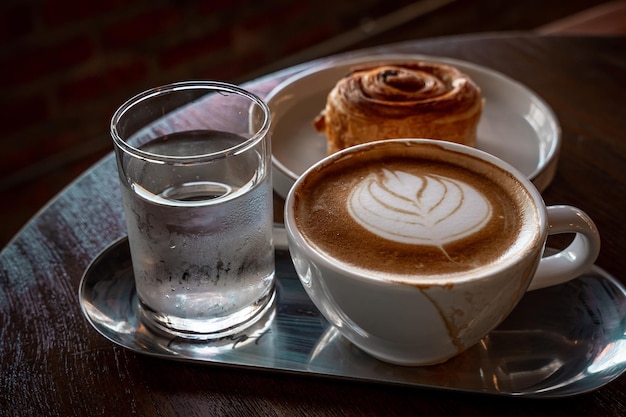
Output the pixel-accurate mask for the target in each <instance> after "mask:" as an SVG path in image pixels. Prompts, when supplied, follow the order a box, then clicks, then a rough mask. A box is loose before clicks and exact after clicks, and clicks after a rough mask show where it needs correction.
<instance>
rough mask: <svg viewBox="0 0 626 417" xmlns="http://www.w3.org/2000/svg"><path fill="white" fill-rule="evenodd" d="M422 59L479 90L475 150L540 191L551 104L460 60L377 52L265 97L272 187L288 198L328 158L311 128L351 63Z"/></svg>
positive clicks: (555, 138)
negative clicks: (444, 66)
mask: <svg viewBox="0 0 626 417" xmlns="http://www.w3.org/2000/svg"><path fill="white" fill-rule="evenodd" d="M407 60H426V61H436V62H444V63H449V64H452V65H454V66H456V67H457V68H458V69H460V70H461V71H462V72H464V73H466V74H467V75H469V76H470V77H471V78H472V79H473V80H474V81H475V82H476V83H477V84H478V85H479V86H480V88H481V90H482V94H483V97H484V98H485V107H484V110H483V115H482V117H481V121H480V123H479V125H478V143H477V146H478V148H479V149H481V150H484V151H486V152H489V153H491V154H493V155H495V156H497V157H499V158H501V159H503V160H505V161H506V162H508V163H509V164H511V165H513V166H514V167H515V168H517V169H518V170H520V171H521V172H523V173H524V174H526V175H527V176H528V178H530V179H531V180H532V181H533V183H534V184H535V185H536V186H537V188H538V189H539V190H540V191H543V190H544V189H545V188H546V187H547V186H548V185H549V184H550V182H551V181H552V178H553V177H554V173H555V170H556V164H557V159H558V153H559V148H560V141H561V139H560V137H561V136H560V127H559V123H558V121H557V119H556V116H555V115H554V112H553V111H552V110H551V109H550V107H549V106H548V105H547V104H546V103H545V102H544V101H543V100H542V99H541V98H540V97H538V96H537V95H536V94H535V93H533V92H532V91H530V90H529V89H528V88H526V87H525V86H523V85H522V84H520V83H518V82H517V81H514V80H512V79H511V78H509V77H507V76H505V75H503V74H501V73H498V72H496V71H493V70H491V69H488V68H485V67H481V66H479V65H476V64H471V63H468V62H464V61H458V60H453V59H449V58H441V57H432V56H424V55H398V54H394V55H376V56H367V57H361V58H354V59H350V60H346V61H342V62H338V63H334V64H333V65H330V66H322V67H315V68H312V69H310V70H307V71H305V72H302V73H299V74H297V75H295V76H293V77H291V78H289V79H287V80H285V81H284V82H283V83H281V84H280V85H278V86H277V87H276V88H275V89H274V90H272V91H271V92H270V94H269V95H268V96H267V98H266V101H267V103H268V105H269V107H270V110H271V112H272V127H271V130H272V165H273V176H274V180H273V181H274V189H275V190H276V192H277V193H278V194H279V195H280V196H282V197H286V196H287V193H288V192H289V190H290V189H291V186H292V185H293V183H294V182H295V181H296V179H297V178H298V177H299V176H300V175H302V173H304V171H305V170H306V169H307V168H309V167H310V166H311V165H313V164H314V163H315V162H317V161H319V160H320V159H322V158H324V157H325V156H326V138H325V136H324V135H323V134H320V133H318V132H317V131H316V130H315V128H314V127H313V120H314V119H315V117H316V116H317V114H318V113H319V112H320V111H321V110H322V109H323V108H324V106H325V104H326V97H327V95H328V93H329V92H330V90H331V89H332V88H333V87H334V86H335V84H336V83H337V81H338V80H339V79H340V78H342V77H343V76H345V75H346V74H348V72H349V69H350V67H351V66H353V65H355V64H361V63H365V62H375V61H387V62H389V61H407Z"/></svg>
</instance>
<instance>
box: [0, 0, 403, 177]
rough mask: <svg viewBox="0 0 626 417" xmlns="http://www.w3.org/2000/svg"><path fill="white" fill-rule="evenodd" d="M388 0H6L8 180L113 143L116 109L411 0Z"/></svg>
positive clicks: (235, 74) (1, 62)
mask: <svg viewBox="0 0 626 417" xmlns="http://www.w3.org/2000/svg"><path fill="white" fill-rule="evenodd" d="M388 3H390V2H385V1H381V0H357V1H341V2H337V1H328V0H297V1H294V0H266V1H263V2H261V1H252V0H204V1H201V0H197V1H193V0H178V1H176V0H169V1H168V0H155V1H139V0H107V1H94V2H92V1H82V0H77V1H67V0H65V1H57V0H54V1H53V0H41V1H33V0H27V1H23V0H14V1H7V0H4V1H3V2H2V4H1V5H0V74H1V76H0V91H1V93H0V122H1V123H2V126H3V137H2V144H3V146H2V148H3V150H2V164H1V165H0V176H7V175H9V174H10V173H12V172H15V171H16V170H20V169H23V168H24V167H26V166H28V165H29V164H30V163H33V162H34V161H37V160H40V159H41V158H46V157H47V158H49V157H50V155H54V154H56V153H63V152H65V153H63V155H66V154H68V152H67V151H66V150H67V149H68V148H70V147H74V146H79V147H82V148H85V147H87V146H88V144H86V143H85V141H93V142H94V143H95V144H94V147H96V148H97V147H101V146H103V145H102V143H103V142H102V141H103V138H102V137H103V136H106V134H107V130H108V123H109V119H110V116H111V114H112V112H113V111H114V109H115V108H116V107H117V106H118V105H119V104H121V102H122V101H124V100H125V99H126V98H128V97H130V96H131V95H133V94H135V93H137V92H139V91H140V90H143V89H146V88H149V87H152V86H156V85H159V84H163V83H168V82H173V81H178V80H184V79H195V78H202V79H220V80H227V81H233V82H236V81H238V80H241V78H242V77H244V76H245V75H246V73H248V72H250V71H252V70H254V69H256V68H258V67H260V66H263V65H266V64H268V63H270V62H272V61H273V60H277V59H280V58H281V57H284V56H285V55H288V54H291V53H294V52H297V51H298V50H300V49H302V48H305V47H307V46H310V45H312V44H314V43H316V42H319V41H320V40H324V39H327V38H329V37H332V36H334V35H336V34H338V33H340V32H342V31H345V30H347V29H349V28H351V27H353V26H356V25H358V24H359V19H362V18H365V17H375V16H377V15H380V14H383V13H385V12H388V11H389V10H390V9H391V10H392V9H393V8H397V7H400V6H401V5H402V4H403V3H404V4H406V3H409V1H404V2H402V1H395V2H392V3H393V4H392V5H389V4H388ZM391 6H393V7H391ZM355 10H360V12H355ZM96 142H97V143H96ZM70 154H71V152H70Z"/></svg>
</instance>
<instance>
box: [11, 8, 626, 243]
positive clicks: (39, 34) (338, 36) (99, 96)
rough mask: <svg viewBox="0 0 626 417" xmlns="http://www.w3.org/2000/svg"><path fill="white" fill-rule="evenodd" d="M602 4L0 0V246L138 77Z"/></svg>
mask: <svg viewBox="0 0 626 417" xmlns="http://www.w3.org/2000/svg"><path fill="white" fill-rule="evenodd" d="M608 3H609V2H606V1H599V0H568V1H562V0H525V1H522V2H512V1H508V0H506V1H504V0H503V1H497V0H417V1H416V0H346V1H337V0H267V1H264V2H258V1H252V0H154V1H150V2H148V1H140V0H108V1H105V2H86V1H68V0H64V1H52V0H3V1H2V2H1V4H0V126H2V139H1V140H2V151H1V152H0V194H2V204H0V219H2V220H1V225H2V228H1V230H0V248H1V247H4V245H5V244H6V243H7V242H8V241H9V240H10V238H11V237H12V236H13V235H14V234H15V233H16V232H18V230H19V228H20V227H21V226H22V225H23V224H24V223H25V222H27V221H28V219H29V218H30V217H32V216H33V215H34V214H35V213H36V212H37V210H39V209H40V208H41V207H42V206H43V205H44V204H46V202H47V201H49V200H50V199H51V198H53V197H54V195H56V194H57V193H58V192H59V191H60V190H62V189H63V187H64V186H66V185H67V184H69V183H70V182H71V181H72V180H73V179H74V178H76V176H78V175H80V173H81V172H83V171H84V170H85V169H87V168H88V167H89V166H91V165H92V164H93V163H94V162H96V161H97V160H98V159H100V158H101V157H102V156H103V155H105V154H106V153H107V152H109V151H110V150H111V149H112V145H111V140H110V138H109V136H108V129H109V121H110V117H111V115H112V113H113V112H114V110H115V109H116V108H117V106H119V105H120V104H121V103H122V102H123V101H125V100H126V99H127V98H129V97H131V96H132V95H134V94H136V93H138V92H140V91H142V90H144V89H147V88H150V87H154V86H157V85H161V84H166V83H170V82H175V81H181V80H190V79H214V80H223V81H229V82H234V83H241V82H244V81H246V80H250V79H253V78H255V77H257V76H260V75H263V74H266V73H269V72H272V71H275V70H278V69H280V68H284V67H286V66H290V65H294V64H296V63H299V62H303V61H307V60H310V59H314V58H318V57H321V56H325V55H330V54H333V53H336V52H340V51H343V50H346V49H353V48H360V47H366V46H373V45H380V44H385V43H389V42H395V41H401V40H407V39H417V38H427V37H437V36H446V35H454V34H464V33H476V32H493V31H509V30H542V31H543V32H544V33H547V32H550V31H555V32H558V33H567V32H568V27H567V25H565V26H563V25H557V26H552V29H550V27H546V26H545V25H547V24H549V23H551V22H555V21H557V22H562V19H564V18H567V17H568V16H571V15H574V14H576V13H578V12H581V11H589V9H592V8H593V7H594V6H598V5H605V4H608ZM612 3H615V2H612ZM617 3H621V4H624V3H626V2H623V1H622V2H617ZM588 14H589V13H588ZM593 14H594V13H593V10H592V12H591V15H593ZM611 16H612V17H613V20H616V19H617V22H616V23H615V22H614V24H613V25H612V26H611V25H606V24H604V25H601V26H599V27H598V26H596V27H595V28H594V27H593V26H591V27H590V26H587V27H583V26H584V25H582V26H581V25H579V27H582V30H583V31H586V32H589V31H591V32H595V31H599V32H606V31H610V30H613V29H615V28H617V29H620V28H621V29H624V23H626V22H625V20H626V19H624V14H623V13H622V14H621V15H617V14H615V13H611ZM622 33H626V31H625V32H622Z"/></svg>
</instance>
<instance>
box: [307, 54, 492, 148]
mask: <svg viewBox="0 0 626 417" xmlns="http://www.w3.org/2000/svg"><path fill="white" fill-rule="evenodd" d="M481 113H482V98H481V92H480V88H479V87H478V86H477V85H476V84H475V83H474V82H473V81H472V80H471V79H470V78H469V76H467V75H465V74H464V73H462V72H460V71H459V70H458V69H457V68H455V67H453V66H451V65H447V64H443V63H436V62H424V61H414V62H405V63H382V64H378V65H369V66H362V67H355V68H353V69H352V71H351V73H350V74H349V75H348V76H346V77H344V78H343V79H341V80H339V81H338V82H337V84H336V86H335V87H334V88H333V90H332V91H331V92H330V93H329V95H328V98H327V102H326V107H325V109H324V110H323V111H322V112H321V113H320V115H319V116H318V118H317V119H316V120H315V127H316V128H317V130H319V131H322V132H325V133H326V136H327V139H328V140H329V151H336V150H339V149H342V148H344V147H347V146H352V145H355V144H358V143H363V142H368V141H371V140H377V139H391V138H403V137H417V138H431V139H442V140H450V141H453V142H460V143H464V144H466V145H470V146H475V143H476V127H477V124H478V121H479V118H480V115H481Z"/></svg>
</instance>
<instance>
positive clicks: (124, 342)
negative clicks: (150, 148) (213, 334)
mask: <svg viewBox="0 0 626 417" xmlns="http://www.w3.org/2000/svg"><path fill="white" fill-rule="evenodd" d="M283 245H284V242H281V241H280V239H278V244H277V246H278V247H283ZM276 270H277V271H276V272H277V276H278V283H277V297H276V302H275V306H274V308H272V309H271V311H270V312H269V313H268V314H267V316H266V317H265V318H264V319H263V320H260V322H259V323H258V324H256V325H255V327H253V328H251V329H248V330H247V331H246V333H243V334H239V335H235V336H231V337H227V338H224V339H221V340H215V341H211V342H190V341H186V340H181V339H178V338H171V337H166V336H163V335H161V334H155V333H152V332H151V331H150V330H148V329H147V328H146V327H145V326H143V325H142V324H141V323H140V322H139V320H138V318H137V314H136V312H137V310H136V308H137V300H136V296H135V287H134V279H133V272H132V267H131V261H130V253H129V248H128V241H127V240H126V239H122V240H120V241H118V242H116V243H115V244H113V245H112V246H111V247H109V248H108V249H106V250H105V251H103V252H102V253H101V254H100V255H99V256H98V257H97V258H96V259H95V260H94V261H93V262H92V263H91V264H90V266H89V267H88V269H87V270H86V272H85V274H84V276H83V279H82V280H81V284H80V289H79V299H80V304H81V309H82V311H83V313H84V315H85V317H86V318H87V320H88V321H89V323H91V325H92V326H93V327H94V328H95V329H96V330H97V331H98V332H99V333H100V334H102V335H103V336H104V337H106V338H107V339H109V340H110V341H112V342H113V343H116V344H118V345H120V346H123V347H125V348H127V349H130V350H132V351H134V352H137V353H141V354H145V355H150V356H155V357H159V358H163V359H170V360H181V361H188V362H196V363H198V364H213V365H228V366H236V367H242V368H254V369H265V370H269V371H274V372H275V371H284V372H291V373H293V372H295V373H301V374H310V375H316V376H326V377H335V378H341V379H346V380H354V381H368V382H377V383H386V384H398V385H408V386H415V387H430V388H440V389H447V390H455V391H464V392H476V393H486V394H495V395H507V396H525V397H564V396H570V395H575V394H580V393H584V392H588V391H591V390H594V389H597V388H599V387H601V386H603V385H605V384H607V383H609V382H610V381H611V380H613V379H615V378H617V377H618V376H619V375H620V374H622V372H624V369H625V368H626V289H625V288H624V287H623V286H622V285H621V283H619V282H618V281H617V280H616V279H614V278H613V277H611V276H610V275H609V274H607V273H606V272H605V271H603V270H602V269H600V268H597V267H593V268H592V270H591V271H590V272H589V273H587V274H584V275H582V276H580V277H579V278H577V279H575V280H573V281H570V282H569V283H567V284H563V285H559V286H555V287H551V288H546V289H542V290H538V291H534V292H530V293H528V294H526V295H525V296H524V298H523V299H522V301H521V302H520V304H519V305H518V306H517V307H516V309H515V310H514V311H513V313H512V314H511V315H510V316H509V317H508V318H507V320H506V321H505V322H504V323H502V324H501V325H500V326H499V327H498V328H497V329H496V330H494V331H493V332H491V333H490V334H489V335H488V336H486V337H485V338H484V339H482V340H481V342H480V343H478V344H477V345H475V346H474V347H472V348H471V349H469V350H468V351H466V352H465V353H463V354H461V355H459V356H457V357H455V358H453V359H451V360H449V361H448V362H446V363H444V364H440V365H435V366H427V367H402V366H395V365H390V364H387V363H384V362H380V361H378V360H376V359H374V358H372V357H370V356H368V355H367V354H365V353H364V352H362V351H360V350H359V349H358V348H356V347H355V346H353V345H352V344H351V343H349V342H348V341H346V340H345V339H344V338H342V337H341V336H340V335H339V334H338V333H337V331H336V330H334V328H333V327H332V326H331V325H330V324H329V323H328V322H327V321H326V320H325V319H324V318H323V317H322V316H321V315H320V313H319V311H318V310H317V309H316V308H315V306H314V305H313V304H312V302H311V301H310V299H309V298H308V296H307V294H306V293H305V292H304V289H303V288H302V286H301V284H300V281H299V280H298V277H297V275H296V273H295V271H294V269H293V264H292V263H291V259H290V257H289V253H288V252H287V251H286V250H284V249H277V250H276Z"/></svg>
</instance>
